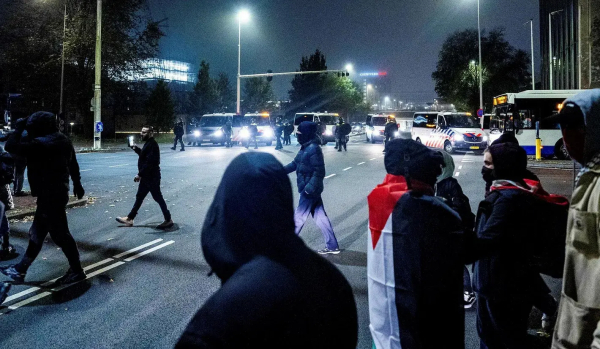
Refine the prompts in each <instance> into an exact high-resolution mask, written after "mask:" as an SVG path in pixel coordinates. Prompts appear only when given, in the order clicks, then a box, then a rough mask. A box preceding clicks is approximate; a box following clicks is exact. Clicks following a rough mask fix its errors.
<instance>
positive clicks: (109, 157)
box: [100, 156, 118, 159]
mask: <svg viewBox="0 0 600 349" xmlns="http://www.w3.org/2000/svg"><path fill="white" fill-rule="evenodd" d="M114 158H118V156H105V157H103V158H100V159H114Z"/></svg>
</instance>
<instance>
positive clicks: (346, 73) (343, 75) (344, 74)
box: [337, 70, 350, 77]
mask: <svg viewBox="0 0 600 349" xmlns="http://www.w3.org/2000/svg"><path fill="white" fill-rule="evenodd" d="M337 76H338V77H346V76H350V73H349V72H348V71H347V70H345V71H342V72H338V73H337Z"/></svg>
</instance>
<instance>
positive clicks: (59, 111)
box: [58, 1, 67, 116]
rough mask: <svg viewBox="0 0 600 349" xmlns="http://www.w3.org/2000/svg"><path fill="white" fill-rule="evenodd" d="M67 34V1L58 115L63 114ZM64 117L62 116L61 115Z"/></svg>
mask: <svg viewBox="0 0 600 349" xmlns="http://www.w3.org/2000/svg"><path fill="white" fill-rule="evenodd" d="M66 33H67V2H66V1H65V13H64V18H63V40H62V57H61V68H60V106H59V108H58V113H59V114H62V113H63V90H64V86H65V37H66ZM61 116H62V115H61Z"/></svg>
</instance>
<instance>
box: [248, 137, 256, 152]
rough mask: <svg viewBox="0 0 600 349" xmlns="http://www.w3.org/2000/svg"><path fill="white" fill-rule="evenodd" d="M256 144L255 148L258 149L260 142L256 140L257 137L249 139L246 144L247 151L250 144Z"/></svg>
mask: <svg viewBox="0 0 600 349" xmlns="http://www.w3.org/2000/svg"><path fill="white" fill-rule="evenodd" d="M251 142H254V148H258V141H257V140H256V136H252V135H251V136H250V137H248V141H247V142H246V149H248V147H249V146H250V143H251Z"/></svg>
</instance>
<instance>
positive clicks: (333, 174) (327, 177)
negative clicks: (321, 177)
mask: <svg viewBox="0 0 600 349" xmlns="http://www.w3.org/2000/svg"><path fill="white" fill-rule="evenodd" d="M333 176H335V173H334V174H332V175H329V176H327V177H325V179H327V178H331V177H333Z"/></svg>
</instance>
